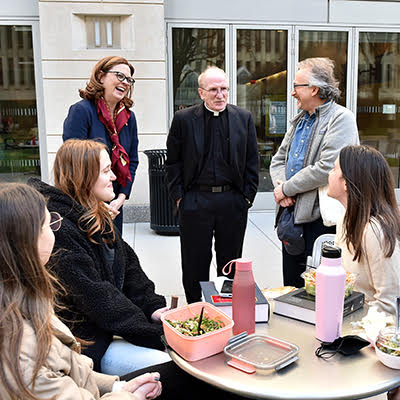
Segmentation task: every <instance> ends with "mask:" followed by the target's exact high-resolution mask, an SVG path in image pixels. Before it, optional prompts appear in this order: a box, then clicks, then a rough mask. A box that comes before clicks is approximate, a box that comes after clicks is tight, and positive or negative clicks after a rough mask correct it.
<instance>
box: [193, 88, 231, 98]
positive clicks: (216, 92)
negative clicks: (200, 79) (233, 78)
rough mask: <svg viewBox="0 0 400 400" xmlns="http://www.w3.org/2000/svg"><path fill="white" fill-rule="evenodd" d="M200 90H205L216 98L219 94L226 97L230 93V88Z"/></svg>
mask: <svg viewBox="0 0 400 400" xmlns="http://www.w3.org/2000/svg"><path fill="white" fill-rule="evenodd" d="M200 89H202V90H205V91H206V92H208V93H210V94H211V95H213V96H216V95H217V94H218V93H219V92H221V93H222V94H223V95H224V96H225V95H226V94H228V92H229V88H228V87H222V88H211V89H204V88H200Z"/></svg>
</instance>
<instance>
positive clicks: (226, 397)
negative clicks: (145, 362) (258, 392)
mask: <svg viewBox="0 0 400 400" xmlns="http://www.w3.org/2000/svg"><path fill="white" fill-rule="evenodd" d="M226 368H231V367H228V366H226ZM146 372H159V373H160V381H161V384H162V388H163V389H162V393H161V396H160V397H157V399H161V400H164V399H171V400H188V399H198V398H203V399H208V400H214V399H215V400H239V399H245V397H241V396H238V395H236V394H233V393H231V392H227V391H224V390H222V389H218V388H216V387H215V386H212V385H209V384H208V383H205V382H203V381H201V380H199V379H197V378H195V377H193V376H192V375H189V374H188V373H186V372H185V371H183V370H182V369H181V368H179V367H178V366H177V365H176V364H175V363H174V362H173V361H170V362H167V363H163V364H158V365H153V366H151V367H147V368H143V369H140V370H137V371H134V372H132V373H130V374H128V375H124V376H122V377H121V380H125V381H129V380H130V379H133V378H135V377H137V376H139V375H142V374H145V373H146Z"/></svg>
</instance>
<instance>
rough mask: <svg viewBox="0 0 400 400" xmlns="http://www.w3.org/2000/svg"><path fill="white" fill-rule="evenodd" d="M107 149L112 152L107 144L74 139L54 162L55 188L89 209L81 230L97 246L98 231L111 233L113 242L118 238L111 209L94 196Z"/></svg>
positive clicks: (58, 153) (81, 220)
mask: <svg viewBox="0 0 400 400" xmlns="http://www.w3.org/2000/svg"><path fill="white" fill-rule="evenodd" d="M103 150H106V151H108V150H107V146H106V145H105V144H104V143H101V142H97V141H94V140H79V139H70V140H67V141H66V142H65V143H64V144H63V145H62V146H61V147H60V148H59V150H58V151H57V154H56V159H55V161H54V183H55V187H56V188H58V189H60V190H61V191H62V192H64V193H65V194H67V195H68V196H70V197H72V198H73V199H74V200H75V201H76V202H78V203H79V204H80V205H81V206H82V207H84V208H85V209H86V212H85V213H84V214H83V216H82V217H81V218H80V220H79V227H80V229H82V230H84V231H86V232H87V234H88V238H89V240H90V241H92V242H93V243H97V242H96V241H95V240H94V239H93V235H94V234H95V233H96V232H100V233H101V234H103V233H107V234H111V240H114V238H115V233H114V227H113V223H112V220H111V217H110V214H109V212H108V208H107V207H106V205H105V204H104V202H102V201H99V200H97V198H96V197H95V195H94V194H93V186H94V184H95V183H96V181H97V179H98V177H99V171H100V153H101V152H102V151H103ZM108 239H110V238H108Z"/></svg>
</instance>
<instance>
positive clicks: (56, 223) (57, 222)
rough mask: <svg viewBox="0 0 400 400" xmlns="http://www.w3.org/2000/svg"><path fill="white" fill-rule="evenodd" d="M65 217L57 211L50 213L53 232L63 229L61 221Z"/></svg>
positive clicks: (50, 224)
mask: <svg viewBox="0 0 400 400" xmlns="http://www.w3.org/2000/svg"><path fill="white" fill-rule="evenodd" d="M62 220H63V217H62V216H61V215H60V214H59V213H58V212H56V211H51V212H50V223H49V226H50V228H51V230H52V231H53V232H56V231H58V230H59V229H60V228H61V221H62Z"/></svg>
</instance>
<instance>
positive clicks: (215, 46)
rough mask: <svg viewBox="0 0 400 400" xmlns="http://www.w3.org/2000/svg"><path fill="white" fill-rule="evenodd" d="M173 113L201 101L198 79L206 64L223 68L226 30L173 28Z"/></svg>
mask: <svg viewBox="0 0 400 400" xmlns="http://www.w3.org/2000/svg"><path fill="white" fill-rule="evenodd" d="M172 54H173V90H174V93H173V96H174V112H175V111H177V110H180V109H183V108H186V107H190V106H192V105H194V104H198V103H200V102H201V99H200V97H199V95H198V92H197V89H198V84H197V78H198V76H199V75H200V73H201V72H202V71H203V70H204V69H206V68H207V66H208V65H216V66H217V67H219V68H222V69H223V70H225V30H224V29H202V28H172Z"/></svg>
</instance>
